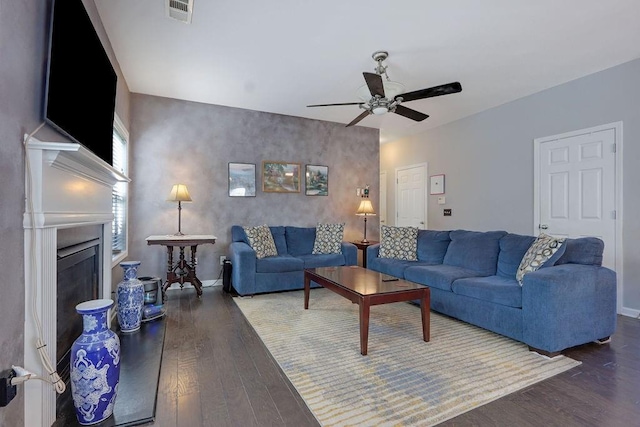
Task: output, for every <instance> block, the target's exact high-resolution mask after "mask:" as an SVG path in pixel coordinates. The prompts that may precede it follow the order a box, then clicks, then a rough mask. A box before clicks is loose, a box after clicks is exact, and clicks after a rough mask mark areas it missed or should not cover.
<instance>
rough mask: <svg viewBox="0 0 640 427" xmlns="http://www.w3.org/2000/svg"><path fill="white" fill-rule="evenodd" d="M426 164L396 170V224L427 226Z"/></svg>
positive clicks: (402, 225) (401, 225)
mask: <svg viewBox="0 0 640 427" xmlns="http://www.w3.org/2000/svg"><path fill="white" fill-rule="evenodd" d="M426 180H427V165H426V164H422V165H416V166H409V167H406V168H399V169H397V170H396V225H397V226H398V227H417V228H422V229H424V228H426V227H427V205H426V201H427V198H426V196H425V194H426V188H427V181H426Z"/></svg>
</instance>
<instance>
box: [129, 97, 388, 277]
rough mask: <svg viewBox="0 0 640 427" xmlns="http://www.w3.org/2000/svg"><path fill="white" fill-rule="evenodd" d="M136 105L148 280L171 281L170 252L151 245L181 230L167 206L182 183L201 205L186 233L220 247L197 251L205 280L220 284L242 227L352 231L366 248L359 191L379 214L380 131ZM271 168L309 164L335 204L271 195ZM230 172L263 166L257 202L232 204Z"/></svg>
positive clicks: (167, 103)
mask: <svg viewBox="0 0 640 427" xmlns="http://www.w3.org/2000/svg"><path fill="white" fill-rule="evenodd" d="M131 100H132V102H131V117H132V123H131V129H130V133H131V141H132V144H131V154H130V155H131V164H130V177H131V179H132V182H131V184H130V216H129V221H130V222H129V248H130V249H129V259H136V260H140V261H141V262H142V264H141V266H140V269H139V274H140V275H144V276H161V277H163V276H164V275H165V272H166V262H167V261H166V250H165V248H164V247H161V246H147V245H146V242H145V238H146V237H148V236H149V235H163V234H173V233H175V232H176V231H177V230H178V209H177V205H176V204H175V203H173V202H167V201H166V199H167V197H168V195H169V191H170V190H171V187H172V185H173V184H177V183H182V184H186V185H187V187H188V189H189V193H190V195H191V198H192V199H193V202H191V203H183V204H182V232H183V233H185V234H213V235H215V236H216V237H217V238H218V241H217V242H216V243H215V245H213V246H211V245H204V246H200V247H199V248H198V277H199V278H200V279H201V280H213V279H217V278H218V277H219V274H220V266H219V257H220V255H226V254H227V251H228V246H229V243H230V239H231V226H232V225H234V224H237V225H242V226H255V225H261V224H268V225H295V226H305V227H306V226H315V225H316V224H317V223H318V222H323V223H328V222H332V223H335V222H344V223H345V239H347V240H356V239H358V240H360V239H362V233H363V221H362V218H361V217H358V216H356V215H355V212H356V209H357V207H358V204H359V201H360V198H359V197H358V196H357V195H356V188H357V187H360V188H362V187H364V186H365V185H367V184H369V185H370V188H371V199H372V202H373V204H374V206H377V204H378V199H377V197H378V186H379V183H378V181H379V131H378V130H377V129H371V128H364V127H351V128H347V127H345V125H344V124H339V123H330V122H323V121H318V120H309V119H303V118H298V117H291V116H284V115H279V114H271V113H264V112H257V111H250V110H243V109H238V108H229V107H223V106H217V105H207V104H200V103H195V102H188V101H178V100H175V99H168V98H161V97H155V96H149V95H141V94H135V95H132V97H131ZM264 160H271V161H284V162H290V163H300V165H301V171H302V175H304V166H305V165H306V164H313V165H325V166H328V167H329V195H328V196H306V195H305V194H304V185H301V192H300V193H288V194H283V193H264V192H263V191H262V180H261V176H260V171H261V166H262V161H264ZM229 162H241V163H254V164H255V165H256V174H257V179H256V184H257V191H256V197H229V196H228V163H229ZM303 179H304V178H303ZM367 225H368V229H367V237H370V238H372V239H374V238H377V236H378V221H377V217H372V218H370V220H369V221H368V223H367ZM187 254H188V250H187ZM175 256H176V258H177V248H176V249H175Z"/></svg>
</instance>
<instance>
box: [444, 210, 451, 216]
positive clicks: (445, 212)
mask: <svg viewBox="0 0 640 427" xmlns="http://www.w3.org/2000/svg"><path fill="white" fill-rule="evenodd" d="M442 213H443V214H444V216H451V209H444V210H443V211H442Z"/></svg>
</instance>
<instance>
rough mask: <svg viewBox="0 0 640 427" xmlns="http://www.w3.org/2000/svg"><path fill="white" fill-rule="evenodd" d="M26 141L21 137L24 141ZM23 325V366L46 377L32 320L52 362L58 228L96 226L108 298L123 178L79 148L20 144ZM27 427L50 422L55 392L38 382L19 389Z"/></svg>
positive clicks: (30, 142) (32, 142)
mask: <svg viewBox="0 0 640 427" xmlns="http://www.w3.org/2000/svg"><path fill="white" fill-rule="evenodd" d="M26 138H27V137H26V136H25V139H26ZM25 146H26V156H27V157H26V159H25V161H26V165H25V193H26V200H25V213H24V218H23V226H24V230H25V232H24V243H25V244H24V251H25V252H24V259H25V326H24V366H25V368H27V369H28V370H30V371H33V372H35V373H36V374H37V375H39V376H42V377H48V374H47V372H46V371H45V369H44V367H43V365H42V363H41V361H40V356H39V355H38V351H37V349H36V347H35V342H36V339H37V338H38V335H39V334H38V329H37V327H36V321H35V319H34V314H35V316H37V317H38V319H39V323H40V324H41V325H42V335H41V338H42V339H43V340H44V342H45V344H46V345H47V347H46V349H47V353H48V355H49V359H50V361H51V362H52V363H53V365H54V366H55V362H56V350H57V349H56V321H57V319H56V317H57V315H56V300H57V289H56V288H57V266H56V264H57V232H58V229H61V228H72V227H78V226H83V225H96V224H97V225H102V241H103V245H102V263H103V264H102V272H103V277H102V289H101V293H102V296H103V297H104V298H109V297H110V295H111V237H112V236H111V223H112V221H113V213H112V211H111V209H112V207H111V194H112V190H113V186H114V185H115V184H116V183H117V182H128V181H129V179H128V178H127V177H126V176H124V175H123V174H122V173H120V172H119V171H117V170H116V169H114V168H113V167H112V166H110V165H109V164H107V163H106V162H104V161H103V160H101V159H100V158H99V157H97V156H96V155H95V154H93V153H92V152H90V151H89V150H87V149H86V148H84V147H83V146H82V145H80V144H75V143H61V142H42V141H38V140H37V139H35V138H30V139H29V140H28V141H26V143H25ZM24 393H25V394H24V396H25V402H24V415H25V417H24V419H25V425H27V426H51V425H52V424H53V423H54V422H55V419H56V392H55V390H54V389H53V387H52V386H51V385H49V384H47V383H44V382H42V381H28V382H26V383H25V386H24Z"/></svg>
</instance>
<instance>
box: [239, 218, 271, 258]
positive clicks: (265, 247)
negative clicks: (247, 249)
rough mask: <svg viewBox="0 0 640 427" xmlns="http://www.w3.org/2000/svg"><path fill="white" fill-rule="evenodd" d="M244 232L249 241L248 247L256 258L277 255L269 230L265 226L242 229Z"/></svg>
mask: <svg viewBox="0 0 640 427" xmlns="http://www.w3.org/2000/svg"><path fill="white" fill-rule="evenodd" d="M244 232H245V234H246V235H247V239H248V240H249V246H251V249H253V250H254V251H255V252H256V258H258V259H262V258H265V257H269V256H277V255H278V250H277V249H276V244H275V242H274V240H273V236H272V235H271V229H270V228H269V227H268V226H267V225H266V224H265V225H258V226H256V227H244Z"/></svg>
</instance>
